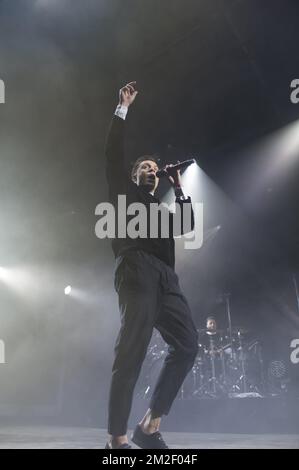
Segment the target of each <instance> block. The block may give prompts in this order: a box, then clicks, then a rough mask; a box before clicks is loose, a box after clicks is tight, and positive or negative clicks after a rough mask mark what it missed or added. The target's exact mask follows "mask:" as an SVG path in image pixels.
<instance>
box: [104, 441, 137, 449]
mask: <svg viewBox="0 0 299 470" xmlns="http://www.w3.org/2000/svg"><path fill="white" fill-rule="evenodd" d="M105 449H107V450H108V449H109V450H114V449H115V450H117V449H132V446H130V444H121V445H120V446H118V447H112V444H111V442H107V444H106V446H105Z"/></svg>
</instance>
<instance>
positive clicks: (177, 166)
mask: <svg viewBox="0 0 299 470" xmlns="http://www.w3.org/2000/svg"><path fill="white" fill-rule="evenodd" d="M192 163H195V159H194V158H190V159H189V160H184V161H183V162H179V163H176V164H175V165H173V166H172V167H171V168H169V170H167V168H166V167H164V168H161V170H158V171H157V173H156V176H157V177H158V178H163V176H169V175H171V173H173V172H176V171H177V170H182V169H184V168H187V167H188V166H189V165H192Z"/></svg>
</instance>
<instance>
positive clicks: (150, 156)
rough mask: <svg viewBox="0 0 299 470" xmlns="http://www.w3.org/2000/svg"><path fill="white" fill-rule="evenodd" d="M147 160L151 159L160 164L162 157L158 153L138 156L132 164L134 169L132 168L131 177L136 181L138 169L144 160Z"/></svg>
mask: <svg viewBox="0 0 299 470" xmlns="http://www.w3.org/2000/svg"><path fill="white" fill-rule="evenodd" d="M145 160H151V161H152V162H155V163H156V164H157V165H159V161H160V159H159V158H158V157H157V156H156V155H142V156H141V157H139V158H137V160H135V162H134V163H133V164H132V170H131V179H132V180H133V181H134V183H136V174H137V169H138V167H139V165H140V163H142V162H144V161H145Z"/></svg>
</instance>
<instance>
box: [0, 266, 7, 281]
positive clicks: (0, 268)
mask: <svg viewBox="0 0 299 470" xmlns="http://www.w3.org/2000/svg"><path fill="white" fill-rule="evenodd" d="M5 273H6V269H5V268H3V266H0V279H3V278H4V277H5Z"/></svg>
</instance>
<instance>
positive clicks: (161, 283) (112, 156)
mask: <svg viewBox="0 0 299 470" xmlns="http://www.w3.org/2000/svg"><path fill="white" fill-rule="evenodd" d="M124 128H125V121H124V120H123V119H121V118H119V117H118V116H114V117H113V120H112V123H111V127H110V130H109V133H108V138H107V143H106V157H107V160H106V176H107V181H108V187H109V199H110V201H111V202H112V203H113V204H114V205H116V204H117V196H118V194H125V195H126V198H127V205H129V204H131V203H133V202H142V203H143V204H144V205H145V206H146V208H147V209H149V205H150V203H152V202H155V203H159V202H160V201H159V200H158V199H157V198H155V197H154V196H152V195H151V194H150V193H148V192H147V191H145V190H144V189H143V188H142V187H140V186H137V185H136V184H135V183H133V182H132V181H131V180H130V179H129V178H128V176H127V173H126V171H125V161H124ZM177 202H179V203H180V204H181V205H183V204H190V206H191V200H190V198H188V199H186V200H184V201H179V200H177ZM192 214H193V211H192ZM169 218H170V219H169V225H170V235H169V238H162V237H159V238H149V237H148V238H136V239H131V238H129V237H127V238H116V239H113V241H112V248H113V251H114V254H115V257H116V268H115V281H114V285H115V289H116V291H117V293H118V297H119V309H120V316H121V328H120V332H119V335H118V337H117V341H116V345H115V360H114V363H113V369H112V381H111V388H110V398H109V422H108V432H109V433H110V434H112V435H114V436H118V435H123V434H126V431H127V421H128V417H129V413H130V409H131V404H132V398H133V391H134V387H135V384H136V381H137V378H138V376H139V373H140V369H141V366H142V363H143V360H144V358H145V355H146V351H147V347H148V345H149V342H150V339H151V336H152V332H153V328H154V327H155V328H157V329H158V331H159V332H160V333H161V335H162V337H163V338H164V340H165V341H166V342H167V343H168V345H169V351H168V355H167V357H166V359H165V362H164V365H163V368H162V371H161V373H160V376H159V378H158V381H157V384H156V387H155V390H154V392H153V396H152V398H151V402H150V408H151V410H152V413H153V414H154V415H155V416H157V417H158V416H162V414H167V413H168V412H169V410H170V407H171V405H172V402H173V400H174V399H175V397H176V395H177V393H178V391H179V389H180V387H181V385H182V383H183V381H184V378H185V376H186V375H187V373H188V372H189V370H190V369H191V368H192V365H193V363H194V359H195V357H196V355H197V349H198V341H197V331H196V328H195V325H194V323H193V320H192V316H191V312H190V309H189V306H188V303H187V300H186V298H185V297H184V295H183V293H182V291H181V289H180V286H179V283H178V277H177V275H176V273H175V271H174V263H175V259H174V239H173V235H176V234H174V231H173V225H172V222H173V214H171V213H169ZM127 220H128V218H127ZM148 220H149V219H148ZM193 223H194V222H193V217H192V221H191V224H192V225H191V227H190V228H189V231H190V230H192V229H193ZM148 228H149V224H148ZM182 228H183V223H182V225H181V230H182ZM160 230H161V227H160V226H159V233H161V232H160Z"/></svg>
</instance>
